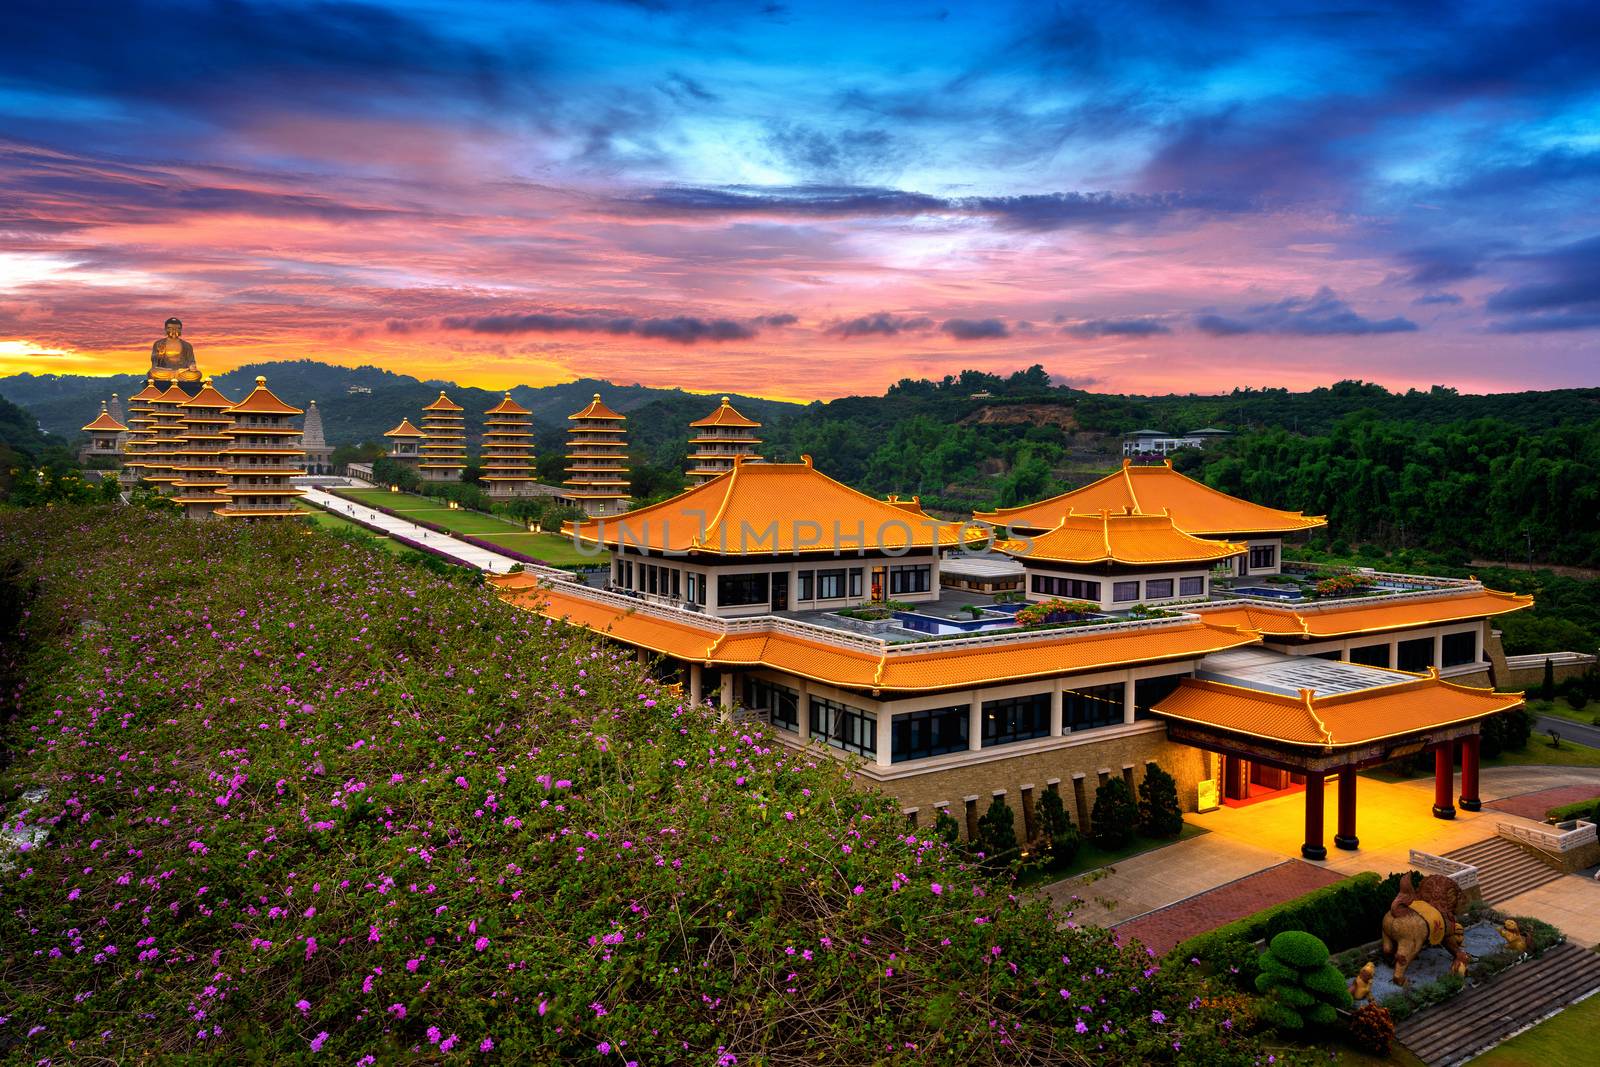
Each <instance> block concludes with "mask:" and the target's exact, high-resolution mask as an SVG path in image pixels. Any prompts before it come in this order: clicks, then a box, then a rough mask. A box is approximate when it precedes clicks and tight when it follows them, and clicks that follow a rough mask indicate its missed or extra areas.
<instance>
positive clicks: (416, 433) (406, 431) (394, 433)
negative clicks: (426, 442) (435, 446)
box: [383, 419, 427, 437]
mask: <svg viewBox="0 0 1600 1067" xmlns="http://www.w3.org/2000/svg"><path fill="white" fill-rule="evenodd" d="M383 436H385V437H426V436H427V435H426V434H424V433H423V432H422V431H421V430H419V429H417V428H416V427H415V426H413V425H411V420H410V419H401V420H400V425H399V426H396V427H395V428H394V429H392V430H389V431H388V432H387V433H385V434H384V435H383Z"/></svg>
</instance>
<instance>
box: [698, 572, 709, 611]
mask: <svg viewBox="0 0 1600 1067" xmlns="http://www.w3.org/2000/svg"><path fill="white" fill-rule="evenodd" d="M710 578H711V576H710V575H709V574H702V575H701V576H700V586H699V588H697V589H696V590H695V600H694V602H695V603H696V604H699V605H700V606H701V607H705V606H706V585H707V583H708V582H709V581H710Z"/></svg>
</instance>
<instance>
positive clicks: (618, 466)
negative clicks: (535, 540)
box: [562, 393, 628, 516]
mask: <svg viewBox="0 0 1600 1067" xmlns="http://www.w3.org/2000/svg"><path fill="white" fill-rule="evenodd" d="M567 419H568V420H569V421H570V422H571V423H572V426H571V427H570V428H569V429H568V430H567V479H566V483H565V484H566V486H567V491H566V492H565V493H563V494H562V499H563V500H564V501H566V502H568V503H570V504H572V505H573V506H574V507H577V508H581V509H583V513H584V514H585V515H590V516H592V515H617V514H620V513H622V512H624V511H627V510H628V433H627V430H626V429H625V428H624V426H623V422H624V421H626V420H625V419H624V417H623V416H621V415H619V414H617V413H616V412H615V411H612V410H611V409H610V408H608V407H606V405H605V404H604V403H602V402H601V400H600V394H599V393H596V394H594V399H593V400H591V401H590V402H589V406H588V407H586V408H584V409H583V410H582V411H576V412H573V413H572V414H571V415H568V416H567Z"/></svg>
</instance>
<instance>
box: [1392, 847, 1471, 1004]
mask: <svg viewBox="0 0 1600 1067" xmlns="http://www.w3.org/2000/svg"><path fill="white" fill-rule="evenodd" d="M1460 904H1461V887H1460V886H1458V885H1456V884H1455V882H1453V881H1452V880H1450V879H1449V878H1447V877H1446V876H1444V875H1442V874H1430V875H1428V876H1426V877H1425V878H1423V879H1422V882H1421V884H1418V885H1414V884H1413V883H1412V881H1411V874H1410V872H1407V873H1406V874H1405V875H1404V876H1403V877H1402V878H1401V879H1400V890H1399V892H1398V893H1396V894H1395V898H1394V903H1392V904H1390V905H1389V910H1388V911H1386V912H1384V913H1383V957H1384V959H1386V960H1392V961H1393V962H1394V984H1395V985H1405V984H1406V967H1407V966H1408V965H1409V964H1410V963H1411V961H1412V960H1414V959H1416V958H1417V953H1419V952H1421V951H1422V950H1423V949H1424V948H1427V947H1428V946H1429V945H1443V946H1444V947H1445V948H1446V949H1447V950H1448V951H1449V952H1450V954H1451V955H1452V956H1453V957H1454V959H1453V962H1452V964H1451V972H1452V973H1453V974H1459V975H1464V974H1466V970H1467V964H1469V963H1471V962H1472V957H1470V956H1468V955H1467V954H1466V952H1465V951H1464V950H1463V949H1462V947H1461V927H1460V926H1459V925H1458V924H1457V923H1456V909H1457V907H1459V906H1460Z"/></svg>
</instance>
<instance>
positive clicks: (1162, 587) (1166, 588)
mask: <svg viewBox="0 0 1600 1067" xmlns="http://www.w3.org/2000/svg"><path fill="white" fill-rule="evenodd" d="M1144 595H1145V599H1147V600H1163V599H1165V598H1166V597H1170V596H1171V595H1172V579H1171V578H1152V579H1150V580H1149V581H1148V582H1145V583H1144Z"/></svg>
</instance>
